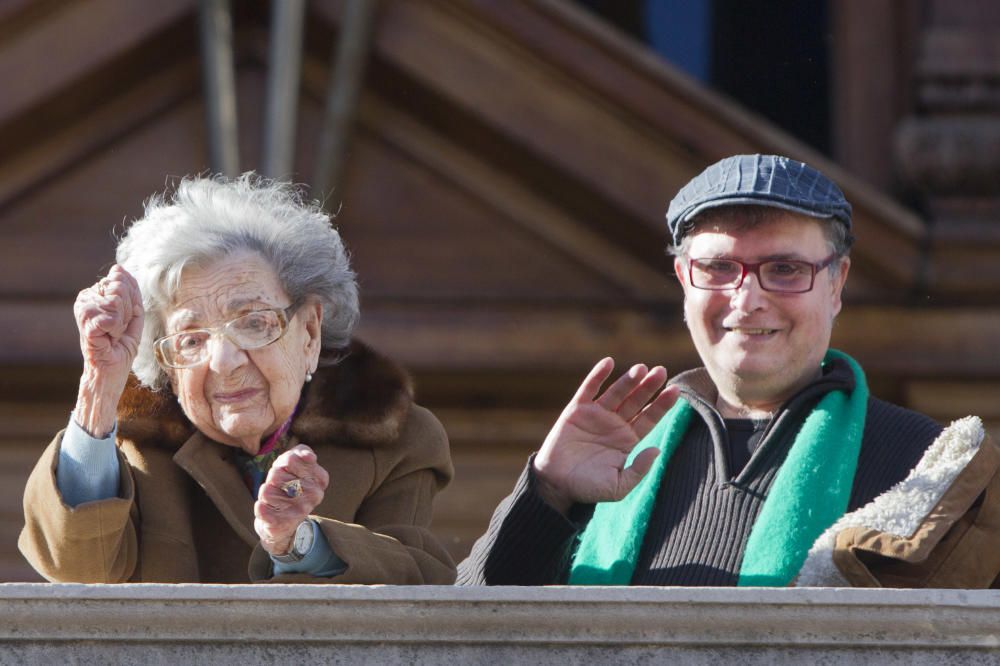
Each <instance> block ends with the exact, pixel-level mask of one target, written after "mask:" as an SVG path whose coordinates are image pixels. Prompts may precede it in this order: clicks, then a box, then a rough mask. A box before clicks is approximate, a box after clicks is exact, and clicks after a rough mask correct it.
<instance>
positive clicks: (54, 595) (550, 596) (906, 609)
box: [0, 583, 1000, 666]
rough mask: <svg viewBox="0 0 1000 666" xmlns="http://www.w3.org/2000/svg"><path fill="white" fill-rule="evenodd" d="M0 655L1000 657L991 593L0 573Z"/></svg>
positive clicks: (402, 660) (176, 659)
mask: <svg viewBox="0 0 1000 666" xmlns="http://www.w3.org/2000/svg"><path fill="white" fill-rule="evenodd" d="M0 618H3V619H2V621H0V663H3V664H6V663H18V664H24V663H28V664H34V663H44V664H50V665H51V664H92V663H93V664H97V663H101V664H106V663H143V664H171V665H174V664H189V663H211V664H213V665H214V664H240V665H241V666H246V665H248V664H255V663H269V664H271V663H276V664H316V663H334V662H336V663H346V664H351V663H361V662H369V663H379V664H414V663H435V664H442V663H443V664H449V663H455V664H478V663H490V664H496V663H500V664H532V665H533V666H537V665H538V664H547V663H560V664H565V663H602V664H603V663H611V664H617V663H622V664H624V663H628V664H635V663H653V662H655V663H663V662H670V663H698V664H708V663H713V664H714V663H719V662H734V663H775V662H780V663H809V664H815V663H851V662H865V663H877V664H907V665H910V664H952V663H954V664H958V663H961V664H975V663H997V662H998V661H1000V593H997V592H991V591H956V590H840V589H777V590H776V589H722V588H714V589H688V588H451V587H346V586H345V587H339V586H332V585H331V586H285V585H273V586H270V585H263V586H216V585H47V584H26V583H7V584H2V585H0Z"/></svg>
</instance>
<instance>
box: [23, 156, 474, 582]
mask: <svg viewBox="0 0 1000 666" xmlns="http://www.w3.org/2000/svg"><path fill="white" fill-rule="evenodd" d="M117 260H118V264H117V265H115V266H114V267H113V268H112V269H111V270H110V272H109V273H108V276H107V277H105V278H104V279H102V280H100V282H98V283H97V284H96V285H94V286H93V287H91V288H89V289H85V290H83V291H82V292H80V295H79V296H78V298H77V300H76V305H75V308H74V310H75V315H76V321H77V326H78V328H79V331H80V345H81V348H82V350H83V359H84V369H83V376H82V378H81V380H80V391H79V396H78V399H77V403H76V408H75V410H74V412H73V415H72V418H71V419H70V423H69V425H68V427H67V428H66V430H65V431H64V432H62V433H60V434H58V435H57V436H56V438H55V440H54V441H53V442H52V443H51V445H50V446H49V447H48V449H47V450H46V451H45V453H44V454H43V455H42V458H41V460H40V461H39V462H38V464H37V466H36V467H35V470H34V472H33V473H32V475H31V477H30V479H29V481H28V485H27V488H26V490H25V497H24V510H25V521H26V525H25V527H24V530H23V531H22V533H21V537H20V540H19V546H20V548H21V552H23V553H24V555H25V557H27V559H28V561H29V562H31V564H32V566H34V567H35V569H36V570H37V571H38V572H39V573H41V574H42V575H43V576H45V577H46V578H48V579H49V580H54V581H75V582H88V583H89V582H101V583H119V582H126V581H134V582H171V583H181V582H205V583H209V582H211V583H242V582H250V581H276V582H310V583H326V582H329V583H399V584H420V583H433V584H448V583H451V582H452V581H453V579H454V575H455V573H454V571H455V570H454V565H453V563H452V561H451V559H450V558H449V556H448V553H447V552H446V551H445V549H444V548H443V547H442V546H441V545H440V544H439V543H438V541H437V540H436V539H435V538H434V537H433V536H432V535H431V533H430V531H429V530H428V526H429V524H430V519H431V503H432V500H433V498H434V495H435V493H437V491H438V490H440V489H441V488H442V487H443V486H444V485H445V484H446V483H447V482H448V481H449V479H450V478H451V474H452V467H451V461H450V457H449V453H448V443H447V439H446V437H445V434H444V431H443V429H442V428H441V426H440V424H439V423H438V422H437V420H436V419H435V418H434V417H433V416H432V415H431V414H430V412H428V411H427V410H425V409H423V408H421V407H418V406H416V405H415V404H413V402H412V394H411V388H410V383H409V380H408V379H407V377H406V375H405V374H403V372H402V371H401V370H400V369H399V368H398V367H397V366H395V365H394V364H392V363H391V362H390V361H388V360H386V359H384V358H382V357H380V356H378V355H376V354H375V353H374V352H373V351H372V350H370V349H368V348H366V347H365V346H363V345H361V344H360V343H357V342H353V343H352V342H351V341H350V335H351V331H352V329H353V328H354V325H355V323H356V321H357V319H358V297H357V286H356V283H355V280H354V273H353V272H352V271H351V269H350V267H349V265H348V260H347V255H346V252H345V250H344V247H343V245H342V244H341V241H340V237H339V236H338V234H337V232H336V231H335V230H334V229H333V228H332V227H331V226H330V218H329V217H328V216H327V215H326V214H324V213H323V212H322V211H321V210H320V209H319V208H317V207H315V206H312V205H306V204H304V203H303V202H302V201H301V200H300V198H299V196H298V194H297V192H296V191H295V190H294V189H293V188H291V187H289V186H286V185H282V184H278V183H272V182H269V181H264V180H262V179H259V178H256V177H254V176H252V175H245V176H243V177H241V178H239V179H237V180H234V181H228V182H227V181H224V180H221V179H206V178H193V179H186V180H184V181H182V182H181V183H180V184H179V186H178V187H177V189H176V191H175V192H174V193H173V195H172V196H169V197H154V198H153V199H152V200H150V202H149V203H147V205H146V211H145V215H144V216H143V218H142V219H141V220H139V221H137V222H135V223H134V224H132V225H131V227H130V228H129V230H128V232H127V234H126V235H125V237H124V238H123V239H122V240H121V242H120V243H119V245H118V252H117ZM130 368H131V369H132V371H133V372H134V374H132V375H130V373H129V369H130Z"/></svg>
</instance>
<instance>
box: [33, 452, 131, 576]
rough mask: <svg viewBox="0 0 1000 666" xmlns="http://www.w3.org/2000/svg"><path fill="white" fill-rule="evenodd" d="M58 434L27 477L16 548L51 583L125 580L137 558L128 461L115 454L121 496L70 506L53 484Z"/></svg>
mask: <svg viewBox="0 0 1000 666" xmlns="http://www.w3.org/2000/svg"><path fill="white" fill-rule="evenodd" d="M62 436H63V433H62V432H60V433H59V434H57V435H56V437H55V439H53V440H52V442H51V443H50V444H49V446H48V447H47V448H46V449H45V452H44V453H43V454H42V457H41V458H40V459H39V461H38V463H37V464H36V465H35V468H34V470H32V472H31V476H30V477H28V483H27V486H26V487H25V490H24V528H23V529H22V530H21V535H20V537H19V538H18V542H17V545H18V548H19V549H20V551H21V553H22V554H23V555H24V557H25V558H26V559H27V560H28V563H29V564H31V566H32V567H34V569H35V571H37V572H38V573H40V574H41V575H42V576H44V577H45V578H46V579H47V580H50V581H54V582H73V583H123V582H126V581H127V580H129V578H130V577H131V576H132V573H133V571H134V570H135V567H136V562H137V561H138V547H137V540H136V530H135V526H134V520H135V508H134V496H135V486H134V484H133V481H132V476H131V474H130V472H129V469H130V468H129V465H128V463H127V462H126V461H125V460H124V459H123V458H122V457H121V453H120V452H118V456H119V466H118V467H119V497H114V498H110V499H104V500H98V501H95V502H85V503H83V504H80V505H79V506H77V507H70V506H68V505H67V504H66V503H65V502H64V501H63V498H62V496H61V495H60V493H59V489H58V487H57V486H56V466H57V464H58V461H59V447H60V445H61V443H62Z"/></svg>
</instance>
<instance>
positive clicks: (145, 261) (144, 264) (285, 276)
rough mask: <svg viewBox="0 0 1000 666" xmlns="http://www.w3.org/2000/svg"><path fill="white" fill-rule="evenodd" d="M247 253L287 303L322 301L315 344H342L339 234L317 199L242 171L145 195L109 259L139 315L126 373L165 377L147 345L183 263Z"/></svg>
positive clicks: (350, 311) (344, 312)
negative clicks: (131, 289) (135, 295)
mask: <svg viewBox="0 0 1000 666" xmlns="http://www.w3.org/2000/svg"><path fill="white" fill-rule="evenodd" d="M242 251H251V252H256V253H257V254H259V255H260V256H261V257H262V258H263V259H264V260H265V261H267V263H268V264H269V265H270V266H271V267H272V268H273V269H274V272H275V274H276V275H277V276H278V281H279V282H280V283H281V285H282V287H283V288H284V290H285V292H286V293H287V294H288V296H289V298H291V300H292V303H302V301H303V300H304V299H306V298H308V297H312V298H316V299H318V300H319V301H320V302H321V303H322V304H323V324H322V347H323V349H333V350H335V349H342V348H343V347H345V346H347V343H348V342H349V340H350V337H351V333H352V331H353V330H354V327H355V325H356V324H357V322H358V317H359V311H358V286H357V282H356V280H355V275H354V271H353V270H351V267H350V263H349V260H348V256H347V251H346V250H345V249H344V245H343V243H342V242H341V240H340V235H339V234H338V233H337V231H336V230H335V229H334V228H333V226H332V225H331V220H330V216H329V215H328V214H327V213H325V212H324V211H323V209H322V208H321V207H320V206H319V204H318V203H317V202H307V201H305V200H304V199H303V196H302V193H301V192H300V191H299V189H298V188H296V187H295V186H294V185H291V184H288V183H283V182H277V181H272V180H268V179H266V178H263V177H261V176H258V175H256V174H254V173H252V172H248V173H245V174H243V175H242V176H240V177H239V178H235V179H231V180H230V179H227V178H225V177H222V176H216V177H211V178H208V177H187V178H184V179H182V180H181V181H180V182H179V183H178V184H177V186H176V188H175V189H173V191H170V190H168V191H167V192H164V193H163V194H156V195H153V196H152V197H150V199H149V200H148V201H147V202H146V205H145V213H144V214H143V216H142V218H141V219H139V220H136V221H135V222H133V223H132V224H131V225H130V226H129V228H128V231H127V232H126V234H125V236H124V237H123V238H122V239H121V241H120V242H119V243H118V251H117V261H118V263H119V264H121V265H122V266H123V267H124V268H125V269H126V270H127V271H128V272H129V273H131V274H132V275H133V276H135V278H136V280H137V281H138V283H139V289H140V291H141V292H142V301H143V307H144V308H145V310H146V320H145V326H144V327H143V331H142V340H141V341H140V343H139V350H138V353H137V354H136V357H135V361H134V362H133V363H132V370H133V371H134V372H135V375H136V377H138V378H139V381H140V382H142V384H144V385H146V386H149V387H150V388H154V389H159V388H162V387H164V386H166V385H167V376H166V373H165V372H164V371H163V370H162V369H161V368H160V366H159V365H158V364H157V362H156V358H155V355H154V353H153V342H154V341H155V340H156V339H158V338H159V337H161V336H162V335H164V333H165V331H166V329H165V325H164V313H165V311H166V308H167V307H168V306H169V305H170V304H171V303H172V302H173V296H174V294H175V293H176V291H177V288H178V285H179V284H180V278H181V273H182V271H183V270H184V268H185V266H197V265H204V264H206V263H209V262H212V261H216V260H219V259H222V258H224V257H226V256H228V255H231V254H234V253H238V252H242Z"/></svg>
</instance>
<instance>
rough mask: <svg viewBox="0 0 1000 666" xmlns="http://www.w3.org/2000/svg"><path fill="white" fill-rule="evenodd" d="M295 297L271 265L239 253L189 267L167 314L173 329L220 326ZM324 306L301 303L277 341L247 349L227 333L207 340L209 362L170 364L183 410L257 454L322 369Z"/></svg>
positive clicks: (210, 432)
mask: <svg viewBox="0 0 1000 666" xmlns="http://www.w3.org/2000/svg"><path fill="white" fill-rule="evenodd" d="M290 305H291V301H290V299H289V297H288V295H287V294H286V293H285V290H284V289H283V288H282V286H281V284H280V282H279V281H278V276H277V275H276V274H275V272H274V270H273V269H272V268H271V266H270V265H269V264H268V263H267V262H266V261H265V260H264V259H263V258H262V257H261V256H260V255H258V254H256V253H254V252H249V251H246V252H239V253H235V254H232V255H229V256H227V257H225V258H223V259H219V260H217V261H214V262H210V263H208V264H206V265H204V266H191V267H188V268H185V269H184V272H183V273H182V274H181V281H180V285H179V288H178V290H177V293H176V294H175V298H174V303H173V305H172V307H170V308H169V309H168V310H167V311H166V312H165V313H164V320H165V322H166V329H167V330H166V332H167V334H168V335H169V334H172V333H178V332H181V331H184V330H190V329H196V328H212V327H221V326H222V325H223V324H225V323H226V322H228V321H231V320H232V319H235V318H236V317H240V316H242V315H245V314H247V313H249V312H252V311H254V310H268V309H272V310H283V309H285V308H287V307H288V306H290ZM321 322H322V306H321V305H320V304H319V303H314V302H307V303H305V304H303V305H302V306H301V307H299V308H298V309H297V310H296V311H295V312H294V314H293V315H292V317H291V319H290V320H289V323H288V329H287V331H286V332H285V334H284V335H283V336H282V337H281V338H279V339H278V340H277V341H275V342H273V343H271V344H270V345H267V346H266V347H261V348H258V349H252V350H242V349H240V348H239V347H237V346H236V345H235V344H233V342H232V341H230V340H229V339H228V338H226V337H225V336H222V335H215V336H213V337H212V339H211V341H210V342H209V343H208V353H209V356H208V360H207V361H205V362H203V363H201V364H200V365H197V366H194V367H191V368H184V369H171V370H168V374H169V376H170V382H171V386H172V387H173V390H174V393H175V394H176V395H177V399H178V401H179V402H180V405H181V408H182V409H183V410H184V413H185V414H186V415H187V417H188V418H189V419H190V420H191V422H192V423H193V424H194V425H195V427H197V428H198V430H200V431H201V432H202V433H204V434H205V435H207V436H208V437H209V438H211V439H213V440H215V441H217V442H221V443H223V444H228V445H230V446H236V447H239V448H241V449H243V450H244V451H246V452H247V453H250V454H252V455H253V454H256V453H257V451H258V450H259V449H260V443H261V439H262V438H264V437H265V436H266V435H268V434H270V433H272V432H274V431H275V430H277V429H278V428H279V427H280V426H281V425H282V424H283V423H284V422H285V421H286V420H287V419H288V418H289V417H290V416H291V415H292V412H293V411H294V410H295V405H296V404H297V403H298V400H299V395H300V393H301V391H302V386H303V384H304V382H305V376H306V373H307V372H312V371H313V370H315V369H316V365H317V362H318V360H319V350H320V324H321Z"/></svg>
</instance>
